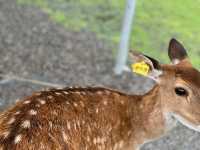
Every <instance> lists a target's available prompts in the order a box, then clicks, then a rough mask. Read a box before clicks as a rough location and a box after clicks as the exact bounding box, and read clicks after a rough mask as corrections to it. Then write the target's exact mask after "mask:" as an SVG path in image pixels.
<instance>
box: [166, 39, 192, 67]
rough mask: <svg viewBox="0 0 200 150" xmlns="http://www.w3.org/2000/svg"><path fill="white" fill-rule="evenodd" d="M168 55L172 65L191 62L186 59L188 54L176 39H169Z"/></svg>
mask: <svg viewBox="0 0 200 150" xmlns="http://www.w3.org/2000/svg"><path fill="white" fill-rule="evenodd" d="M168 55H169V58H170V60H171V62H172V64H174V65H177V64H179V63H182V64H183V63H185V64H187V65H191V63H190V62H189V60H188V55H187V52H186V50H185V48H184V47H183V45H182V44H181V43H180V42H178V41H177V40H176V39H171V40H170V42H169V47H168Z"/></svg>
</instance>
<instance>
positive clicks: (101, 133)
mask: <svg viewBox="0 0 200 150" xmlns="http://www.w3.org/2000/svg"><path fill="white" fill-rule="evenodd" d="M168 55H169V58H170V60H171V64H161V63H159V62H158V61H157V60H156V59H154V58H151V57H149V56H146V55H144V54H142V53H137V54H136V53H131V57H130V58H131V59H132V58H134V60H132V61H136V62H139V61H143V62H145V64H146V65H147V66H148V67H149V70H148V72H147V74H146V76H147V77H148V78H151V79H153V80H154V81H155V85H154V86H153V87H152V89H150V90H149V91H148V92H146V93H144V94H141V95H131V94H127V93H126V92H121V91H118V90H114V89H110V88H104V87H85V88H84V87H67V88H63V89H50V90H47V91H38V92H34V93H33V94H32V95H31V96H27V97H25V98H23V99H22V100H20V101H18V102H16V104H15V105H14V106H11V107H9V108H8V109H6V110H5V111H3V112H1V114H0V149H1V150H139V149H140V148H141V147H142V145H143V144H144V143H147V142H150V141H153V140H156V139H159V138H161V137H162V136H163V135H165V134H166V133H168V132H169V131H170V130H171V129H173V128H174V127H176V124H177V122H180V123H182V124H183V125H185V126H186V127H188V128H190V129H192V130H195V131H198V132H200V72H199V71H198V70H197V69H195V68H194V67H193V66H192V63H191V62H190V60H189V57H188V55H187V52H186V49H185V48H184V47H183V45H182V44H181V43H180V42H179V41H177V40H176V39H174V38H173V39H171V40H170V42H169V48H168Z"/></svg>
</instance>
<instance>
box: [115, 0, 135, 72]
mask: <svg viewBox="0 0 200 150" xmlns="http://www.w3.org/2000/svg"><path fill="white" fill-rule="evenodd" d="M135 1H136V0H127V4H126V12H125V16H124V20H123V27H122V32H121V41H120V45H119V50H118V54H117V59H116V66H115V69H114V72H115V74H118V75H119V74H121V73H122V72H123V70H124V69H125V67H126V62H127V57H128V51H129V40H130V34H131V29H132V22H133V16H134V14H135V3H136V2H135Z"/></svg>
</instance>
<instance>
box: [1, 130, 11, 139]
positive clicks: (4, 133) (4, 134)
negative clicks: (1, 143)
mask: <svg viewBox="0 0 200 150" xmlns="http://www.w3.org/2000/svg"><path fill="white" fill-rule="evenodd" d="M9 134H10V132H9V131H5V132H3V133H2V135H3V137H4V138H7V137H8V135H9Z"/></svg>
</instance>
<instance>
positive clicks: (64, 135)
mask: <svg viewBox="0 0 200 150" xmlns="http://www.w3.org/2000/svg"><path fill="white" fill-rule="evenodd" d="M62 136H63V139H64V141H65V143H68V137H67V135H66V134H65V132H64V131H62Z"/></svg>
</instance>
